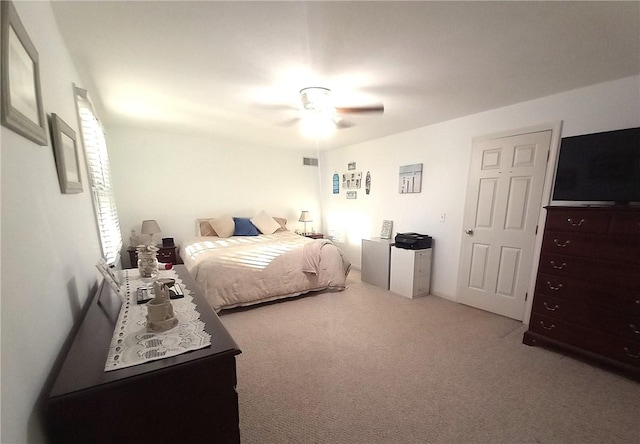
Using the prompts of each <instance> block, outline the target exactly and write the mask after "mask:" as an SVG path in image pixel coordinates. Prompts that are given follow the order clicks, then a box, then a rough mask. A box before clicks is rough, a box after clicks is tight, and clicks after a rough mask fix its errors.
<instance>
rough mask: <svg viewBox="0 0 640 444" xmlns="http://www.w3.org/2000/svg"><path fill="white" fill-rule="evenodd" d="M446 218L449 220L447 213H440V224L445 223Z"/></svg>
mask: <svg viewBox="0 0 640 444" xmlns="http://www.w3.org/2000/svg"><path fill="white" fill-rule="evenodd" d="M446 218H447V213H440V222H444V220H445V219H446Z"/></svg>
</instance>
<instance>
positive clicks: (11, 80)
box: [0, 1, 47, 146]
mask: <svg viewBox="0 0 640 444" xmlns="http://www.w3.org/2000/svg"><path fill="white" fill-rule="evenodd" d="M1 3H2V6H1V8H2V21H1V23H0V28H1V30H0V32H1V33H2V45H1V48H0V60H1V61H2V63H1V65H2V70H1V73H2V93H1V98H0V102H1V105H0V122H1V123H2V125H3V126H5V127H7V128H9V129H11V130H12V131H15V132H16V133H18V134H20V135H21V136H23V137H26V138H27V139H29V140H31V141H33V142H35V143H37V144H38V145H42V146H45V145H47V129H46V121H45V115H44V108H43V106H42V89H41V86H40V60H39V57H38V51H37V50H36V47H35V46H34V45H33V43H32V42H31V39H30V38H29V35H28V34H27V31H26V29H25V28H24V26H23V24H22V22H21V21H20V17H19V16H18V13H17V11H16V9H15V6H14V5H13V3H12V2H10V1H3V2H1Z"/></svg>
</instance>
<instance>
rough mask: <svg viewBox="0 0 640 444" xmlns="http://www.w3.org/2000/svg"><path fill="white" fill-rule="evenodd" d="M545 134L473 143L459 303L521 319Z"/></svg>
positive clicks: (547, 140) (544, 161) (545, 153)
mask: <svg viewBox="0 0 640 444" xmlns="http://www.w3.org/2000/svg"><path fill="white" fill-rule="evenodd" d="M550 144H551V131H550V130H549V131H540V132H532V133H528V134H521V135H516V136H510V137H502V138H496V139H490V140H483V141H474V143H473V148H472V158H471V171H470V173H469V185H468V189H467V201H466V205H465V213H464V220H463V223H464V227H463V228H464V231H465V233H464V234H463V235H462V236H463V239H462V252H461V258H460V276H459V281H458V297H459V301H460V302H461V303H463V304H466V305H471V306H473V307H477V308H480V309H483V310H487V311H491V312H493V313H497V314H500V315H503V316H508V317H510V318H513V319H518V320H520V321H521V320H523V318H524V310H525V294H526V292H527V286H528V285H529V279H530V276H531V269H532V266H533V263H532V262H533V249H534V242H535V236H536V224H537V222H538V216H539V214H540V206H541V202H542V190H543V186H544V178H545V171H546V168H547V160H548V153H549V149H550Z"/></svg>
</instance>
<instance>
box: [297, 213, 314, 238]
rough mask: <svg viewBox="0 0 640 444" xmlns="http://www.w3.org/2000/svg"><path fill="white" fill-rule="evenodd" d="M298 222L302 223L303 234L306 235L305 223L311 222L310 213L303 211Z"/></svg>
mask: <svg viewBox="0 0 640 444" xmlns="http://www.w3.org/2000/svg"><path fill="white" fill-rule="evenodd" d="M298 221H299V222H304V234H307V222H313V219H312V218H311V213H309V212H308V211H303V212H302V213H300V219H298Z"/></svg>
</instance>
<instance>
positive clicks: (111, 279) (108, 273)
mask: <svg viewBox="0 0 640 444" xmlns="http://www.w3.org/2000/svg"><path fill="white" fill-rule="evenodd" d="M96 268H97V269H98V271H99V272H100V274H101V275H102V277H103V278H104V279H105V281H107V283H108V284H109V286H110V287H111V289H112V290H113V291H115V292H116V293H117V294H118V295H119V296H120V297H123V296H124V291H123V289H122V285H121V284H120V282H119V281H118V278H117V277H116V274H115V273H114V271H113V270H112V269H111V268H110V267H109V265H108V264H107V261H106V260H105V259H104V258H100V260H99V261H98V263H97V264H96Z"/></svg>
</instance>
